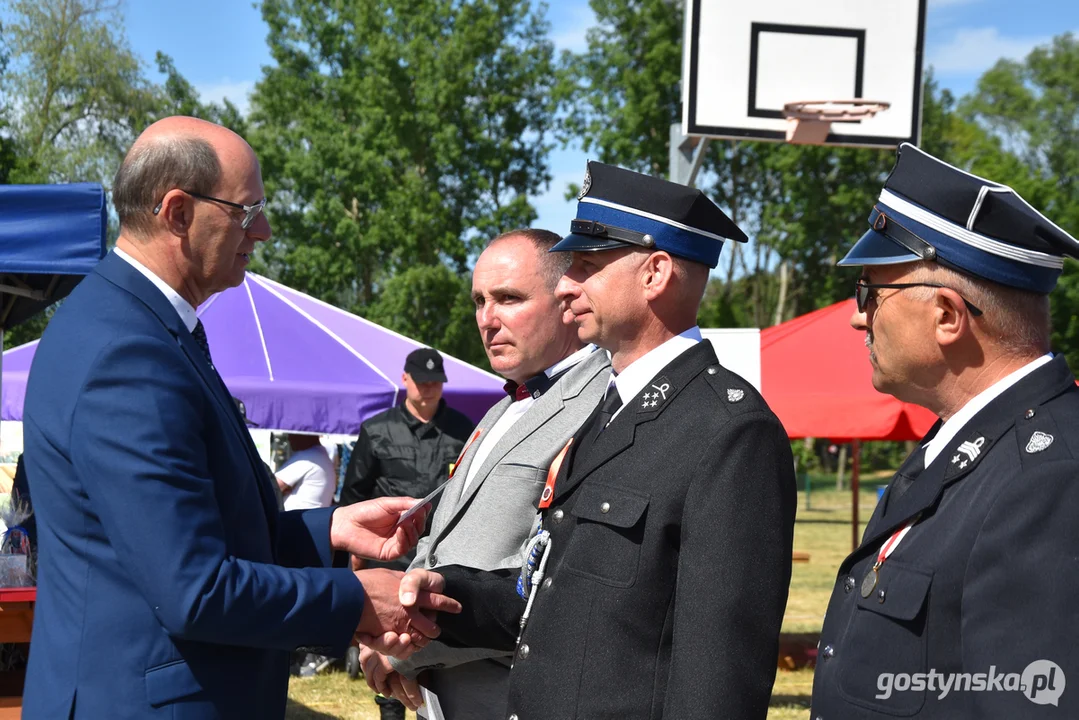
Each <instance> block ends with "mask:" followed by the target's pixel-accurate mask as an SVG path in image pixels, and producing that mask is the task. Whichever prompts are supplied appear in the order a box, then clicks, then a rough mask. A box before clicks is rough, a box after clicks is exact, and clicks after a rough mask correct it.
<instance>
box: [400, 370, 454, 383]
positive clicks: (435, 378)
mask: <svg viewBox="0 0 1079 720" xmlns="http://www.w3.org/2000/svg"><path fill="white" fill-rule="evenodd" d="M408 374H409V376H410V377H411V378H412V382H418V383H429V382H441V383H444V382H446V373H440V372H433V371H432V372H428V371H427V370H411V371H409V373H408Z"/></svg>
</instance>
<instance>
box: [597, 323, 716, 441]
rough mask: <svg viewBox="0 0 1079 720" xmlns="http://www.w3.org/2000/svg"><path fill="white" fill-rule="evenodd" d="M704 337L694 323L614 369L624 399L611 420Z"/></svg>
mask: <svg viewBox="0 0 1079 720" xmlns="http://www.w3.org/2000/svg"><path fill="white" fill-rule="evenodd" d="M703 339H704V338H702V337H701V329H700V328H699V327H697V326H696V325H694V326H693V327H691V328H690V329H689V330H686V331H685V332H683V333H680V334H678V335H675V336H674V337H673V338H671V339H670V340H667V341H666V342H664V343H663V344H662V345H658V346H656V347H654V348H652V349H651V350H649V351H648V352H646V353H645V354H644V355H641V356H640V357H639V358H637V359H636V360H634V361H633V362H631V363H630V364H629V366H628V367H626V369H624V370H623V371H622V372H620V373H618V374H617V375H614V372H613V371H612V373H611V374H612V376H613V377H614V386H615V387H616V388H617V389H618V397H620V398H621V399H622V407H620V408H618V411H617V412H615V414H614V415H612V416H611V422H614V419H615V418H616V417H618V414H619V413H620V412H622V408H624V407H626V406H627V405H629V404H630V403H631V402H633V400H634V398H636V397H637V394H638V393H640V392H641V391H642V390H644V388H645V386H646V385H648V383H649V381H650V380H652V378H654V377H655V376H656V375H658V374H659V371H660V370H662V369H663V368H665V367H667V365H668V364H670V362H671V361H672V360H674V359H675V358H676V357H678V356H679V355H681V354H682V353H684V352H685V351H686V350H689V349H690V348H691V347H693V346H695V345H696V344H697V343H699V342H700V341H701V340H703ZM608 387H609V386H608ZM608 424H610V423H608Z"/></svg>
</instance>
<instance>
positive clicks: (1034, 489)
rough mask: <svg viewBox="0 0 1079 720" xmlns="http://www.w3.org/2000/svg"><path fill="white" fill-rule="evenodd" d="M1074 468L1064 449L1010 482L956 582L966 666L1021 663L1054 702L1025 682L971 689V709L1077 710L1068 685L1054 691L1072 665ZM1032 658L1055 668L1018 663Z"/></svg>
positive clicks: (981, 668) (1006, 667)
mask: <svg viewBox="0 0 1079 720" xmlns="http://www.w3.org/2000/svg"><path fill="white" fill-rule="evenodd" d="M1077 477H1079V462H1076V461H1075V460H1071V459H1069V460H1058V461H1055V462H1046V463H1045V464H1044V465H1040V466H1037V467H1035V468H1034V469H1032V470H1028V471H1025V472H1024V473H1023V476H1022V478H1021V479H1014V480H1012V481H1011V482H1010V483H1008V486H1007V487H1006V488H1005V490H1004V492H1002V493H1001V495H1000V497H999V498H997V500H996V501H995V502H994V504H993V508H992V509H991V510H990V511H989V514H988V515H987V516H986V518H985V521H984V523H983V524H982V527H981V530H980V532H979V534H978V538H977V540H976V541H975V543H974V548H973V550H972V552H971V556H970V561H969V563H968V566H967V570H966V583H965V587H964V589H963V610H962V623H961V628H962V642H961V647H962V649H963V656H962V657H963V667H962V670H963V672H969V673H983V674H987V673H990V668H991V667H994V666H995V668H996V674H997V676H998V677H1000V676H1003V675H1006V674H1009V673H1018V674H1019V675H1020V676H1021V680H1022V681H1023V682H1027V681H1028V680H1029V681H1031V683H1032V685H1033V686H1034V689H1037V688H1039V687H1040V688H1042V689H1041V692H1039V693H1038V695H1037V697H1036V699H1037V700H1039V701H1040V702H1039V704H1041V702H1044V701H1045V700H1047V699H1048V698H1049V697H1050V696H1051V695H1054V694H1055V695H1057V696H1059V698H1058V701H1059V703H1060V704H1059V706H1055V707H1054V705H1045V706H1043V707H1039V706H1038V705H1036V704H1034V703H1033V702H1032V700H1031V699H1030V698H1031V689H1028V690H1026V691H1024V692H971V693H969V694H968V697H969V698H970V701H971V702H972V703H973V705H974V708H973V709H972V710H971V716H972V717H978V718H989V719H994V718H999V719H1000V720H1004V719H1005V718H1016V717H1029V718H1034V717H1043V714H1044V716H1045V717H1079V695H1077V694H1076V693H1075V692H1074V691H1073V689H1072V688H1070V687H1069V688H1068V690H1067V692H1064V693H1063V695H1061V694H1060V691H1061V690H1063V689H1064V685H1065V677H1064V676H1065V675H1066V676H1067V682H1068V685H1070V684H1071V683H1072V682H1074V681H1073V677H1075V675H1076V673H1077V671H1079V625H1077V624H1076V610H1075V598H1076V595H1077V594H1079V555H1077V554H1076V548H1077V547H1079V523H1076V521H1075V518H1076V517H1079V483H1077V482H1076V478H1077ZM964 482H972V480H971V479H967V480H965V481H964ZM930 598H932V590H930ZM1038 660H1043V661H1045V660H1047V661H1050V662H1051V663H1054V664H1055V665H1056V666H1057V669H1056V670H1053V669H1052V668H1051V667H1050V666H1049V665H1045V664H1044V663H1043V664H1042V667H1040V668H1039V667H1038V666H1034V667H1033V668H1031V674H1030V676H1029V677H1028V673H1027V672H1024V671H1025V670H1027V668H1028V666H1030V665H1031V664H1032V663H1034V662H1035V661H1038ZM1035 675H1037V676H1040V678H1041V684H1040V685H1039V680H1038V678H1037V677H1034V676H1035ZM1050 685H1052V686H1053V687H1054V689H1055V692H1052V691H1050V688H1049V686H1050ZM991 689H992V688H991ZM996 689H999V688H996Z"/></svg>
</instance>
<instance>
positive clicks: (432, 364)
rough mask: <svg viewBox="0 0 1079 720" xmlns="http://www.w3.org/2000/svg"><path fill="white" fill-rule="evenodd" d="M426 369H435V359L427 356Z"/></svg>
mask: <svg viewBox="0 0 1079 720" xmlns="http://www.w3.org/2000/svg"><path fill="white" fill-rule="evenodd" d="M427 369H428V370H434V369H435V361H434V360H432V359H431V358H427Z"/></svg>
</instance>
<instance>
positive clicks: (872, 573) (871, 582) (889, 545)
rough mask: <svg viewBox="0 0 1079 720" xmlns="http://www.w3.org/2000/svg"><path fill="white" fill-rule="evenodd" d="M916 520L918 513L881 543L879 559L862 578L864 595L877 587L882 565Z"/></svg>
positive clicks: (869, 593)
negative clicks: (886, 540)
mask: <svg viewBox="0 0 1079 720" xmlns="http://www.w3.org/2000/svg"><path fill="white" fill-rule="evenodd" d="M916 522H918V516H917V515H915V516H914V518H913V519H912V520H911V521H910V522H909V523H907V524H906V525H904V526H903V527H902V528H900V529H899V530H896V531H895V534H893V535H892V536H891V537H890V538H888V542H886V543H884V544H883V545H881V548H880V552H878V553H877V561H876V562H875V563H873V567H871V568H869V572H867V573H866V574H865V577H864V578H862V588H861V592H862V597H864V598H868V597H869V596H870V595H872V594H873V591H874V590H876V589H877V583H878V582H879V581H880V566H881V565H883V564H884V561H885V560H887V559H888V556H889V555H891V554H892V553H893V552H895V549H896V548H897V547H899V543H900V542H902V541H903V538H905V537H906V536H907V533H908V532H910V529H911V528H912V527H914V523H916Z"/></svg>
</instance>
